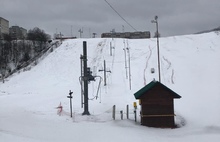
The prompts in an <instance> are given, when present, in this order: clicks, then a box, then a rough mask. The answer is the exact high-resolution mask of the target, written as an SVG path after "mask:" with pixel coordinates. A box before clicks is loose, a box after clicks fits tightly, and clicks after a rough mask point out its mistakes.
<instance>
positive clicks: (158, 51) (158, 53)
mask: <svg viewBox="0 0 220 142" xmlns="http://www.w3.org/2000/svg"><path fill="white" fill-rule="evenodd" d="M157 19H158V16H155V18H154V20H152V21H151V22H152V23H156V36H157V57H158V74H159V82H161V79H160V50H159V49H160V48H159V31H158V21H157Z"/></svg>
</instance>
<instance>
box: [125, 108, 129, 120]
mask: <svg viewBox="0 0 220 142" xmlns="http://www.w3.org/2000/svg"><path fill="white" fill-rule="evenodd" d="M126 110H127V119H129V105H127V108H126Z"/></svg>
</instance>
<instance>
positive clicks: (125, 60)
mask: <svg viewBox="0 0 220 142" xmlns="http://www.w3.org/2000/svg"><path fill="white" fill-rule="evenodd" d="M125 49H126V48H125V41H124V48H123V50H124V53H125V73H126V79H128V72H127V59H126V50H125Z"/></svg>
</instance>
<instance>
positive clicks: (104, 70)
mask: <svg viewBox="0 0 220 142" xmlns="http://www.w3.org/2000/svg"><path fill="white" fill-rule="evenodd" d="M99 71H103V72H104V86H106V72H110V73H111V71H106V65H105V60H104V69H103V70H99Z"/></svg>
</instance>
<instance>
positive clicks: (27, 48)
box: [0, 27, 50, 75]
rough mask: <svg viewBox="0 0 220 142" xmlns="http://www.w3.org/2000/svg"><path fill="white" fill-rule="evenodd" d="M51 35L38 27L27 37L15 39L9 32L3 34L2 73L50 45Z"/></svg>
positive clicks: (0, 61) (0, 56)
mask: <svg viewBox="0 0 220 142" xmlns="http://www.w3.org/2000/svg"><path fill="white" fill-rule="evenodd" d="M48 41H50V36H49V35H48V34H46V33H45V32H44V30H41V29H40V28H38V27H35V28H33V29H30V30H29V31H28V33H27V37H26V39H21V40H20V39H19V40H13V39H12V37H11V36H10V35H8V34H3V38H2V39H1V40H0V74H1V75H5V74H7V73H10V72H11V70H14V69H17V68H19V66H20V65H21V64H22V63H24V62H27V61H28V60H29V59H31V58H33V57H35V56H36V55H38V54H39V53H40V52H41V51H42V50H44V49H45V48H46V47H47V46H48V44H49V43H48Z"/></svg>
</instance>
